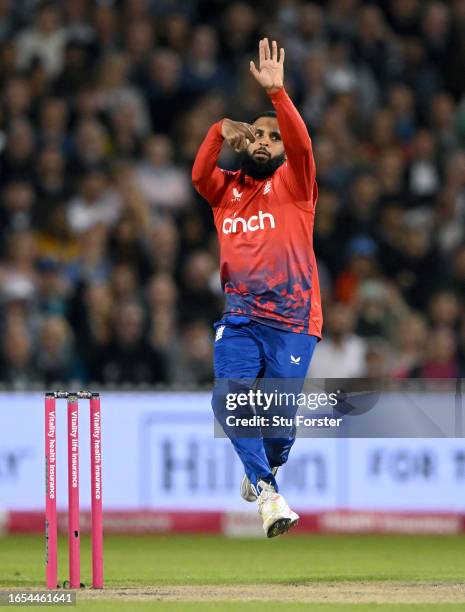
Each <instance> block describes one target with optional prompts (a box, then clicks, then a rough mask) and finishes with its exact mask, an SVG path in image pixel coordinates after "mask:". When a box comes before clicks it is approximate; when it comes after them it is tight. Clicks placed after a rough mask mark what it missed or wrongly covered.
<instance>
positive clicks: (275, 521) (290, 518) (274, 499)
mask: <svg viewBox="0 0 465 612" xmlns="http://www.w3.org/2000/svg"><path fill="white" fill-rule="evenodd" d="M258 484H259V486H260V488H261V493H260V495H259V496H258V513H259V514H260V516H261V517H262V521H263V529H264V531H265V533H266V537H267V538H275V537H276V536H279V535H282V534H283V533H287V532H288V531H289V529H292V528H293V527H295V526H296V525H297V523H298V522H299V515H298V514H297V513H296V512H293V511H292V510H291V509H290V508H289V506H288V504H287V501H286V500H285V499H284V497H283V496H282V495H280V494H279V493H276V491H275V490H274V488H273V486H272V485H270V484H268V483H267V482H263V480H260V482H259V483H258Z"/></svg>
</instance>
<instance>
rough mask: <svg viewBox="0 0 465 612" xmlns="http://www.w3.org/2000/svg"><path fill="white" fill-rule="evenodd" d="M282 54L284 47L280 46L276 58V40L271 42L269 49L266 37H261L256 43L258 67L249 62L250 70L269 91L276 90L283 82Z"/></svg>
mask: <svg viewBox="0 0 465 612" xmlns="http://www.w3.org/2000/svg"><path fill="white" fill-rule="evenodd" d="M284 55H285V54H284V49H282V48H281V49H280V50H279V59H278V45H277V43H276V41H275V40H273V42H272V43H271V51H270V45H269V43H268V38H263V39H262V40H261V41H260V42H259V44H258V58H259V67H258V68H259V69H258V70H257V68H256V66H255V63H254V62H250V72H251V73H252V74H253V75H254V77H255V78H256V79H257V81H258V82H259V83H260V85H261V86H262V87H264V88H265V89H266V90H267V91H268V92H269V93H274V92H276V91H278V90H279V89H281V87H282V86H283V84H284Z"/></svg>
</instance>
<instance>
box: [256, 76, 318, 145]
mask: <svg viewBox="0 0 465 612" xmlns="http://www.w3.org/2000/svg"><path fill="white" fill-rule="evenodd" d="M267 93H268V95H269V96H270V98H271V102H272V104H273V106H274V108H275V110H276V115H277V118H278V124H279V131H280V132H281V138H282V139H283V144H284V148H285V150H286V154H287V156H288V157H289V156H290V155H292V154H293V153H294V152H295V153H296V154H301V153H302V152H304V151H311V148H312V143H311V140H310V136H309V134H308V130H307V127H306V125H305V123H304V120H303V119H302V117H301V116H300V113H299V111H298V110H297V109H296V107H295V106H294V103H293V102H292V100H291V99H290V97H289V96H288V95H287V93H286V90H285V89H284V87H281V89H279V90H277V91H276V90H271V91H268V92H267Z"/></svg>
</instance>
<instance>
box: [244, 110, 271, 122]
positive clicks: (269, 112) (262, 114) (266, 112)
mask: <svg viewBox="0 0 465 612" xmlns="http://www.w3.org/2000/svg"><path fill="white" fill-rule="evenodd" d="M261 117H273V119H276V111H274V110H267V111H263V113H260V114H259V115H256V116H255V117H254V118H253V119H252V121H251V122H250V123H255V121H257V119H260V118H261Z"/></svg>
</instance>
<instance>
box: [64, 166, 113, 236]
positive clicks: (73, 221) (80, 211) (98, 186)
mask: <svg viewBox="0 0 465 612" xmlns="http://www.w3.org/2000/svg"><path fill="white" fill-rule="evenodd" d="M120 211H121V197H120V195H119V193H118V192H117V191H115V190H113V189H111V187H110V183H109V180H108V174H107V172H106V170H105V168H103V167H101V166H94V167H93V168H89V169H88V170H86V171H85V172H84V173H83V175H82V176H81V178H80V180H79V195H78V196H76V197H75V198H73V199H72V200H71V201H70V202H69V203H68V223H69V225H70V228H71V230H72V231H73V232H75V233H76V234H80V233H82V232H85V231H88V230H89V229H91V228H93V227H95V226H96V225H97V224H100V223H101V224H103V225H104V226H107V227H110V226H112V225H114V223H116V221H117V220H118V218H119V216H120Z"/></svg>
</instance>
